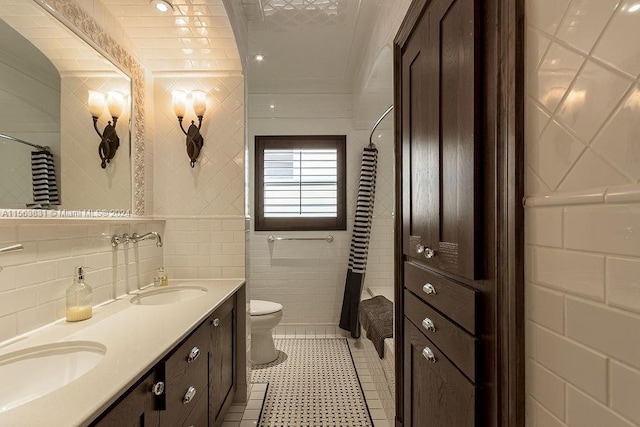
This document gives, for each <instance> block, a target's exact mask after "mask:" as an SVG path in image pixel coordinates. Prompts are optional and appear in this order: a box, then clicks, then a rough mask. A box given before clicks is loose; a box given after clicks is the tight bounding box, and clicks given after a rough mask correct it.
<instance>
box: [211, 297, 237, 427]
mask: <svg viewBox="0 0 640 427" xmlns="http://www.w3.org/2000/svg"><path fill="white" fill-rule="evenodd" d="M209 323H210V325H211V328H210V329H211V346H212V348H211V352H210V361H209V414H210V420H211V424H212V425H219V424H221V423H222V419H223V418H224V414H225V413H226V410H227V409H228V407H229V405H230V404H231V401H232V399H233V396H234V395H235V391H236V367H235V359H236V357H235V354H236V342H235V339H236V338H235V337H236V334H235V330H236V302H235V296H234V297H233V298H231V299H230V300H229V301H227V302H225V303H224V304H223V305H222V306H221V307H220V308H218V309H217V310H216V311H215V312H214V313H213V315H212V316H211V317H210V322H209Z"/></svg>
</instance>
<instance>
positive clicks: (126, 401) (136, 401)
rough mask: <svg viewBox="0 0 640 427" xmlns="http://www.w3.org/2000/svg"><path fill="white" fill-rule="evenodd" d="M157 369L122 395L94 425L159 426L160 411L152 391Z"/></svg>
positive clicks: (115, 426) (117, 426) (116, 426)
mask: <svg viewBox="0 0 640 427" xmlns="http://www.w3.org/2000/svg"><path fill="white" fill-rule="evenodd" d="M155 383H156V371H155V369H152V370H151V371H150V372H148V373H147V375H145V376H144V377H143V378H142V379H141V380H140V381H138V383H137V384H136V385H134V386H133V387H131V388H130V389H129V391H128V392H127V393H126V394H125V395H124V396H122V397H121V398H120V399H118V401H116V403H114V404H113V406H112V407H111V409H109V410H108V412H106V413H105V414H104V415H103V417H102V418H100V419H99V420H98V421H97V422H94V423H93V424H92V425H94V426H99V427H108V426H113V427H121V426H126V427H158V426H159V425H160V411H158V410H157V402H156V396H155V395H154V394H153V393H152V389H153V387H154V384H155Z"/></svg>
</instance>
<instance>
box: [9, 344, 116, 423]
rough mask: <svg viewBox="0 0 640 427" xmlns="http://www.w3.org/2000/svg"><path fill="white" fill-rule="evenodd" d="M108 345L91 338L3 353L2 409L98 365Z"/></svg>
mask: <svg viewBox="0 0 640 427" xmlns="http://www.w3.org/2000/svg"><path fill="white" fill-rule="evenodd" d="M106 351H107V349H106V347H105V346H103V345H102V344H99V343H96V342H91V341H69V342H62V343H54V344H46V345H41V346H37V347H29V348H26V349H23V350H19V351H15V352H12V353H8V354H5V355H2V356H0V378H2V381H0V412H4V411H8V410H9V409H12V408H15V407H17V406H20V405H23V404H25V403H27V402H30V401H32V400H34V399H37V398H39V397H42V396H44V395H46V394H48V393H51V392H52V391H54V390H57V389H59V388H60V387H62V386H65V385H67V384H69V383H70V382H72V381H74V380H76V379H78V378H80V377H81V376H82V375H84V374H86V373H87V372H89V371H90V370H91V369H92V368H94V367H95V366H96V365H97V364H98V363H99V362H100V361H101V360H102V358H103V357H104V355H105V353H106Z"/></svg>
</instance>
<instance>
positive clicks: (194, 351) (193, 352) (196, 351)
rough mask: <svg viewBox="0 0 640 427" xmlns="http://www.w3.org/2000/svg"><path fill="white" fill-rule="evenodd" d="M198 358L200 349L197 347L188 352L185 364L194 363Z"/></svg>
mask: <svg viewBox="0 0 640 427" xmlns="http://www.w3.org/2000/svg"><path fill="white" fill-rule="evenodd" d="M198 356H200V349H199V348H198V347H193V348H192V349H191V351H190V352H189V357H187V363H191V362H194V361H195V360H196V359H197V358H198Z"/></svg>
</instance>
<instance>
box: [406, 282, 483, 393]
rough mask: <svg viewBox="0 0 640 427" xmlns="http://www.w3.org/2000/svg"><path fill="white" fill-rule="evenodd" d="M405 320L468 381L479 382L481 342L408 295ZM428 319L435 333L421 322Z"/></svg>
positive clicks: (413, 296)
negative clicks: (442, 353)
mask: <svg viewBox="0 0 640 427" xmlns="http://www.w3.org/2000/svg"><path fill="white" fill-rule="evenodd" d="M404 301H405V316H406V317H407V319H409V320H410V321H411V323H413V324H414V325H415V326H416V327H417V328H418V329H419V330H420V332H422V333H423V334H424V335H425V336H426V337H427V338H429V340H431V341H432V342H433V343H434V344H435V345H436V346H437V347H438V349H440V350H442V351H443V352H444V353H445V354H446V355H447V358H448V359H449V360H451V362H452V363H453V364H454V365H456V367H457V368H458V369H460V370H461V371H462V373H464V375H465V376H466V377H467V378H469V380H470V381H472V382H474V383H475V382H476V365H477V359H476V358H477V355H478V344H479V340H478V339H476V338H475V337H473V335H471V334H469V333H468V332H466V331H465V330H463V329H462V328H460V327H459V326H457V325H456V324H455V323H454V322H452V321H451V320H449V319H447V318H446V317H445V316H443V315H442V314H440V313H438V312H437V311H436V310H434V309H433V308H431V307H430V306H429V305H428V304H425V303H424V302H422V301H420V300H419V299H418V298H416V296H415V295H413V294H412V293H411V292H409V291H405V297H404ZM425 318H428V319H430V320H431V321H432V322H433V324H434V326H435V331H431V330H427V329H425V328H424V326H423V325H422V321H423V320H424V319H425Z"/></svg>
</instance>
